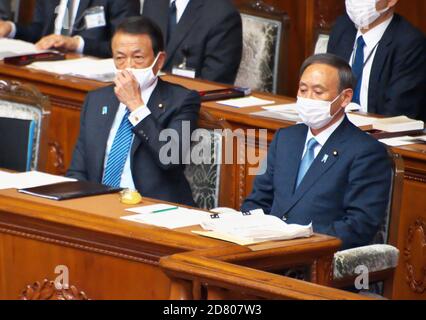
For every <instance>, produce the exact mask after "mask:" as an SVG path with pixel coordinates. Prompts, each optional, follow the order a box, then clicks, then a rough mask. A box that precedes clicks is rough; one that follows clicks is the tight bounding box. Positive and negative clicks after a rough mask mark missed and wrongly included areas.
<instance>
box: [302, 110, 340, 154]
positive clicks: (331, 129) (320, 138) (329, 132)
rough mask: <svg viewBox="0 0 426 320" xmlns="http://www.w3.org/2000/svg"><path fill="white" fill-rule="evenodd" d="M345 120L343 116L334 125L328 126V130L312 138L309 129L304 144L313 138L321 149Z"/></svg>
mask: <svg viewBox="0 0 426 320" xmlns="http://www.w3.org/2000/svg"><path fill="white" fill-rule="evenodd" d="M344 119H345V116H343V117H342V118H341V119H340V120H339V121H337V122H336V123H335V124H333V125H332V126H330V127H329V128H327V129H325V130H324V131H322V132H321V133H320V134H318V135H316V136H314V135H313V134H312V132H311V129H309V130H308V136H307V137H306V143H307V142H308V141H309V140H311V138H315V140H316V141H317V142H318V144H319V145H320V146H321V147H323V146H324V145H325V143H326V142H327V140H328V139H329V138H330V137H331V135H332V134H333V132H334V131H336V129H337V128H338V127H339V126H340V125H341V124H342V122H343V120H344Z"/></svg>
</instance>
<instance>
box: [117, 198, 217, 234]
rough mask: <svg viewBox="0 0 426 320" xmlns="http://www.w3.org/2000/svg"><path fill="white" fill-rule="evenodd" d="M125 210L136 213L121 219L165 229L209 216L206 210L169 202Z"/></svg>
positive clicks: (179, 226) (185, 224)
mask: <svg viewBox="0 0 426 320" xmlns="http://www.w3.org/2000/svg"><path fill="white" fill-rule="evenodd" d="M126 210H127V211H130V212H134V213H137V214H134V215H130V216H124V217H121V219H124V220H128V221H133V222H138V223H143V224H149V225H154V226H157V227H163V228H167V229H175V228H183V227H189V226H195V225H199V224H201V222H202V221H203V220H205V219H207V218H210V214H209V213H208V212H205V211H199V210H191V209H186V208H182V207H178V206H172V205H169V204H154V205H149V206H144V207H137V208H131V209H126Z"/></svg>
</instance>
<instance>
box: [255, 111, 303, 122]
mask: <svg viewBox="0 0 426 320" xmlns="http://www.w3.org/2000/svg"><path fill="white" fill-rule="evenodd" d="M250 114H251V115H253V116H259V117H265V118H271V119H277V120H286V121H293V122H301V121H302V120H301V119H300V118H299V116H298V115H292V114H289V113H281V112H274V111H267V110H265V111H257V112H252V113H250Z"/></svg>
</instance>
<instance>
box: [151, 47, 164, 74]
mask: <svg viewBox="0 0 426 320" xmlns="http://www.w3.org/2000/svg"><path fill="white" fill-rule="evenodd" d="M166 57H167V55H166V52H164V51H161V52H159V53H158V60H157V63H156V66H155V68H156V70H154V71H155V72H156V73H158V72H160V71H161V69H163V67H164V64H165V62H166Z"/></svg>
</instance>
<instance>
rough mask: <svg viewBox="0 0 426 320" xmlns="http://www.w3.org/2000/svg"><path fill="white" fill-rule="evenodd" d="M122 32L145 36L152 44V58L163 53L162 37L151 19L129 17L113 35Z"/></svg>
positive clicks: (158, 28)
mask: <svg viewBox="0 0 426 320" xmlns="http://www.w3.org/2000/svg"><path fill="white" fill-rule="evenodd" d="M119 32H123V33H129V34H133V35H143V34H145V35H147V36H149V38H150V39H151V42H152V50H153V51H154V56H156V55H157V54H158V53H159V52H160V51H164V37H163V33H162V32H161V29H160V27H159V26H158V25H157V24H156V23H155V22H154V21H152V20H151V19H149V18H146V17H141V16H137V17H131V18H127V19H125V20H123V21H122V22H121V23H120V24H119V25H118V26H117V29H116V31H115V34H117V33H119Z"/></svg>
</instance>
